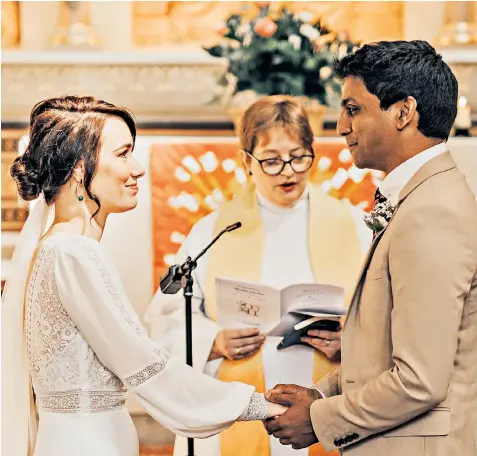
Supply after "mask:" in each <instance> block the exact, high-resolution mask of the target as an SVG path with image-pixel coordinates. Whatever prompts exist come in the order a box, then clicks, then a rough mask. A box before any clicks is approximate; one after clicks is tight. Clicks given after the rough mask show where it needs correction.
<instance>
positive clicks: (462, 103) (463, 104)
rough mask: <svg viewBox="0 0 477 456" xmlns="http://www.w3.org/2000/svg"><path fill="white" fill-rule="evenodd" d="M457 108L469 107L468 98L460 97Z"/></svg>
mask: <svg viewBox="0 0 477 456" xmlns="http://www.w3.org/2000/svg"><path fill="white" fill-rule="evenodd" d="M457 106H458V107H459V108H465V107H466V106H467V98H465V97H464V96H460V97H459V101H458V102H457Z"/></svg>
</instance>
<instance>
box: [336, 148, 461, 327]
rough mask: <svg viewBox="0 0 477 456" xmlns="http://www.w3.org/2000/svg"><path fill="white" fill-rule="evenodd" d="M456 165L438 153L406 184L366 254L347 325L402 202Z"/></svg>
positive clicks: (445, 154) (452, 160)
mask: <svg viewBox="0 0 477 456" xmlns="http://www.w3.org/2000/svg"><path fill="white" fill-rule="evenodd" d="M455 167H456V164H455V161H454V159H453V158H452V155H451V154H450V152H445V153H443V154H441V155H438V156H437V157H435V158H433V159H432V160H429V161H428V162H427V163H425V164H424V165H423V166H422V167H421V168H419V170H418V171H417V172H416V173H415V174H414V175H413V176H412V178H411V179H410V180H409V182H408V183H407V184H406V185H405V186H404V188H403V189H402V190H401V193H400V194H399V202H398V204H397V206H396V208H395V209H394V212H393V215H392V217H391V220H389V223H388V224H387V225H386V227H385V228H384V229H383V230H381V231H380V232H379V233H378V235H377V236H376V237H375V238H374V240H373V242H372V243H371V246H370V247H369V250H368V253H367V254H366V257H365V259H364V261H363V265H362V266H361V270H360V272H359V275H358V280H357V282H356V286H355V290H354V293H353V297H352V298H351V301H350V304H349V309H348V313H347V315H346V319H345V322H344V324H343V328H344V326H346V323H347V321H348V317H349V315H350V313H351V311H352V310H353V309H354V307H355V306H356V305H357V302H358V301H359V297H360V296H361V290H362V288H363V283H364V279H365V276H366V271H367V269H368V266H369V263H370V262H371V259H372V258H373V254H374V252H375V250H376V247H377V246H378V243H379V240H380V239H381V237H382V236H383V234H384V232H385V231H386V229H387V228H388V226H389V225H390V224H391V222H392V220H393V218H394V216H395V215H396V213H397V211H398V209H399V207H400V205H401V203H402V202H403V201H404V200H405V199H406V198H407V197H408V196H409V195H410V194H411V193H412V192H413V191H414V190H415V189H416V188H417V187H419V186H420V185H421V184H422V183H423V182H424V181H426V180H427V179H429V178H430V177H431V176H434V175H436V174H439V173H443V172H445V171H449V170H451V169H453V168H455Z"/></svg>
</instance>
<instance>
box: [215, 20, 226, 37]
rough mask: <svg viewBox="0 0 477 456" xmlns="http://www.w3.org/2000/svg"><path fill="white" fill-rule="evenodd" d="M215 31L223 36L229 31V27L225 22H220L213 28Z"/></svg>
mask: <svg viewBox="0 0 477 456" xmlns="http://www.w3.org/2000/svg"><path fill="white" fill-rule="evenodd" d="M215 31H216V32H217V33H218V34H219V35H221V36H225V35H226V34H227V33H228V32H229V29H228V27H227V26H226V25H225V23H223V22H221V23H220V24H218V25H217V27H216V28H215Z"/></svg>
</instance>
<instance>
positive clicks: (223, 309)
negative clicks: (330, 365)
mask: <svg viewBox="0 0 477 456" xmlns="http://www.w3.org/2000/svg"><path fill="white" fill-rule="evenodd" d="M215 284H216V290H217V297H216V299H217V301H216V302H217V323H218V324H219V326H221V327H223V328H241V327H242V328H243V327H257V328H259V329H260V332H261V333H263V334H265V335H267V336H278V337H284V336H286V335H287V334H289V333H290V331H291V330H293V329H296V330H303V329H304V328H305V327H306V326H308V325H309V324H312V323H314V324H315V326H314V327H316V322H317V321H319V320H330V321H337V322H339V321H340V318H341V317H342V316H344V315H346V308H345V306H344V289H343V288H342V287H337V286H334V285H326V284H317V283H307V284H297V285H290V286H288V287H286V288H283V289H281V290H278V289H276V288H272V287H268V286H266V285H262V284H259V283H253V282H245V281H237V280H231V279H224V278H216V279H215ZM336 326H337V325H335V328H336Z"/></svg>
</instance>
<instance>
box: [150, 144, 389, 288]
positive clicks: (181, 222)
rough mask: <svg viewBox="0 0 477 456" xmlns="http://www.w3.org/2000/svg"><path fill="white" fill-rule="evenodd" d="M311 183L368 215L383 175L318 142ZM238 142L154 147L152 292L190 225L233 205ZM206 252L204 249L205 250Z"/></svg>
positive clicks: (240, 176)
mask: <svg viewBox="0 0 477 456" xmlns="http://www.w3.org/2000/svg"><path fill="white" fill-rule="evenodd" d="M314 147H315V153H316V156H317V158H316V160H315V164H314V166H313V170H312V174H311V178H310V180H311V181H312V182H313V183H317V184H321V186H322V189H323V190H324V191H325V192H326V193H328V194H330V195H332V196H335V197H337V198H340V199H342V198H346V199H347V200H349V202H350V203H351V204H353V205H357V206H360V207H362V208H363V209H364V210H369V209H370V208H371V205H372V201H373V197H374V191H375V189H376V185H377V184H378V182H379V179H380V174H379V173H376V172H374V171H373V172H371V171H369V170H359V169H357V168H356V167H355V166H354V165H353V164H352V160H351V155H350V153H349V151H348V149H346V148H345V147H344V146H343V145H342V144H337V143H331V144H330V143H320V142H319V141H318V142H316V143H315V145H314ZM238 157H239V154H238V145H237V143H230V142H209V143H207V142H201V143H190V142H189V143H175V144H170V143H169V144H154V145H153V146H152V149H151V155H150V176H151V192H152V195H151V196H152V224H153V226H152V228H153V248H154V255H153V258H154V289H157V287H158V286H159V278H160V276H161V274H162V273H163V272H164V270H165V268H166V267H167V266H168V265H169V264H171V263H172V262H173V261H174V255H175V253H176V252H177V250H178V249H179V247H180V245H181V243H182V240H183V239H184V237H185V236H187V234H188V233H189V231H190V229H191V227H192V225H193V224H194V223H195V222H197V221H198V220H199V219H201V218H202V217H204V216H205V215H207V214H208V213H209V212H211V211H213V210H214V209H215V208H216V207H217V205H218V204H219V203H220V202H221V201H224V200H229V199H231V198H232V197H233V195H234V194H235V193H236V191H237V189H238V188H239V187H240V186H241V185H243V184H244V183H245V181H246V175H245V173H244V171H243V169H242V167H241V165H240V161H239V158H238ZM204 247H205V246H204Z"/></svg>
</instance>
